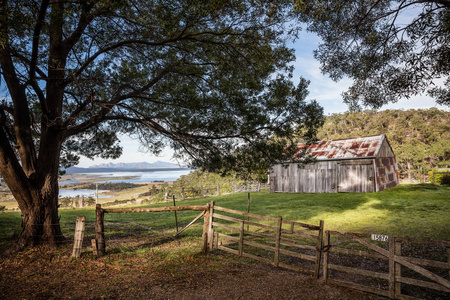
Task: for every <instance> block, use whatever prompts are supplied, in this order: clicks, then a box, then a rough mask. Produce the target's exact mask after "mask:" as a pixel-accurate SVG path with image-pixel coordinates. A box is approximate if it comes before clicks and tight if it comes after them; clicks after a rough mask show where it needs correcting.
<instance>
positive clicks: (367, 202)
mask: <svg viewBox="0 0 450 300" xmlns="http://www.w3.org/2000/svg"><path fill="white" fill-rule="evenodd" d="M212 200H214V201H215V202H216V205H219V206H223V207H227V208H231V209H236V210H240V211H247V194H246V193H239V194H230V195H224V196H219V197H210V198H200V199H195V200H185V201H177V205H205V204H206V203H208V202H209V201H212ZM166 205H171V203H158V204H153V205H147V206H148V207H156V206H166ZM250 211H251V212H252V213H255V214H260V215H265V216H272V217H277V216H282V217H283V219H286V220H290V221H298V222H305V223H309V224H318V223H319V221H320V220H324V221H325V229H329V230H341V231H355V232H365V233H376V234H389V235H396V236H407V237H416V238H426V239H440V240H450V230H449V228H450V217H449V216H450V187H449V186H437V185H430V184H417V185H400V186H397V187H395V188H391V189H389V190H386V191H383V192H379V193H366V194H282V193H276V194H271V193H268V192H260V193H252V194H251V208H250ZM198 213H199V212H197V211H182V212H178V213H177V216H178V221H179V223H180V224H181V225H180V226H183V225H185V224H187V223H188V222H189V221H190V220H192V219H193V218H194V217H195V216H197V215H198ZM60 215H61V224H62V229H63V232H64V234H65V235H66V236H67V237H69V239H70V238H71V237H72V236H73V231H74V228H75V220H76V217H77V216H78V215H84V216H86V235H85V236H86V237H87V238H93V235H94V229H93V226H94V221H95V211H94V209H93V208H88V209H67V210H60ZM201 224H202V222H201V221H199V222H198V223H197V224H196V225H195V226H193V227H192V228H190V229H188V230H187V231H185V232H184V233H183V234H182V235H183V236H185V237H200V236H201V232H202V226H201ZM105 228H106V234H107V238H109V239H120V238H121V237H127V236H133V235H136V236H145V237H153V236H154V237H155V240H157V239H158V238H159V239H161V238H162V237H163V236H171V235H172V234H173V233H174V232H175V229H174V228H175V222H174V213H173V212H163V213H133V214H106V216H105ZM19 233H20V213H18V212H4V213H0V248H3V249H4V248H5V247H7V245H9V244H10V243H12V242H13V240H14V238H15V237H16V236H17V235H18V234H19ZM124 247H126V246H124ZM119 251H120V250H119Z"/></svg>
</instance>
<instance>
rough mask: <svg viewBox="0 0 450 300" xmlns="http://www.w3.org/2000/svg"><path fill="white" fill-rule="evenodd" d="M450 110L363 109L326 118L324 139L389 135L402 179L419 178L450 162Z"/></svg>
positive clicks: (320, 136) (322, 131)
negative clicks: (377, 110)
mask: <svg viewBox="0 0 450 300" xmlns="http://www.w3.org/2000/svg"><path fill="white" fill-rule="evenodd" d="M449 119H450V112H448V111H443V110H439V109H437V108H431V109H428V110H422V109H419V110H415V109H411V110H406V111H404V110H385V111H379V112H376V111H361V112H345V113H341V114H333V115H330V116H328V117H326V120H325V123H324V126H323V127H322V129H321V130H320V131H319V133H318V136H319V139H321V140H332V139H341V138H349V137H358V136H370V135H379V134H386V136H387V138H388V140H389V143H390V145H391V147H392V149H393V150H394V153H395V155H396V157H397V163H398V166H399V170H400V176H401V178H406V177H409V178H411V179H412V178H420V176H421V175H423V174H426V172H428V171H429V170H431V169H432V168H433V167H445V166H447V165H449V164H450V151H449V149H450V123H449V122H448V120H449Z"/></svg>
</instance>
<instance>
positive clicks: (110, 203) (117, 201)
mask: <svg viewBox="0 0 450 300" xmlns="http://www.w3.org/2000/svg"><path fill="white" fill-rule="evenodd" d="M129 203H131V204H133V203H136V199H135V198H131V199H124V200H114V201H111V202H105V203H103V205H102V206H104V207H107V206H112V205H119V204H129Z"/></svg>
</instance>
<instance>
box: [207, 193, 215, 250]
mask: <svg viewBox="0 0 450 300" xmlns="http://www.w3.org/2000/svg"><path fill="white" fill-rule="evenodd" d="M215 204H216V202H215V201H211V202H210V203H209V229H208V245H209V249H211V250H212V249H214V226H213V221H214V205H215Z"/></svg>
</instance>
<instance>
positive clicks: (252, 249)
mask: <svg viewBox="0 0 450 300" xmlns="http://www.w3.org/2000/svg"><path fill="white" fill-rule="evenodd" d="M210 207H211V210H212V212H211V219H212V220H211V223H210V227H209V235H210V237H211V238H210V243H209V247H210V249H221V250H224V251H226V252H229V253H232V254H236V255H239V256H243V257H248V258H252V259H255V260H258V261H262V262H265V263H270V264H273V265H274V266H276V267H282V268H286V269H290V270H295V271H298V272H302V273H307V274H310V275H313V276H314V277H315V278H318V277H319V265H320V256H321V249H322V235H323V221H321V222H320V225H310V224H305V223H300V222H293V221H288V220H283V218H282V217H281V216H280V217H278V218H273V217H267V216H262V215H257V214H253V213H249V212H241V211H237V210H233V209H229V208H225V207H220V206H216V205H215V204H214V202H211V205H210ZM218 212H220V213H218ZM223 213H227V214H228V215H224V214H223ZM242 217H247V220H246V219H242ZM249 218H252V220H251V221H250V220H249ZM283 226H285V227H288V228H283ZM246 228H247V229H246ZM296 228H297V230H296ZM298 228H301V229H300V230H299V229H298ZM312 230H315V231H317V234H316V235H313V234H310V233H306V232H305V231H312ZM219 231H221V232H219ZM224 232H227V233H224ZM306 240H309V243H310V244H309V245H308V244H305V243H306ZM311 241H312V243H313V245H311ZM299 260H306V261H309V262H312V265H311V266H310V268H306V267H301V266H298V263H299ZM294 265H297V266H294ZM301 265H303V264H301Z"/></svg>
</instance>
